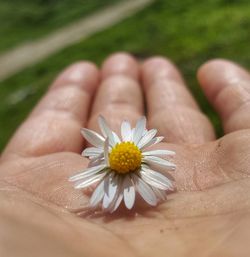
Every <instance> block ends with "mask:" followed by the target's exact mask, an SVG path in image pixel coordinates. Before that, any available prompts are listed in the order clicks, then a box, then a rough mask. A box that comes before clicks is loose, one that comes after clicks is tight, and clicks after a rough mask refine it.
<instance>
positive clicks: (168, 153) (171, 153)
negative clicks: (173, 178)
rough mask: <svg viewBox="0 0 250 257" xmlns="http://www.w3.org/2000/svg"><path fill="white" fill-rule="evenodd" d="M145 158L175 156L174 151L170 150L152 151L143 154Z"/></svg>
mask: <svg viewBox="0 0 250 257" xmlns="http://www.w3.org/2000/svg"><path fill="white" fill-rule="evenodd" d="M142 155H143V156H147V155H156V156H157V155H175V152H174V151H170V150H152V151H147V152H143V153H142Z"/></svg>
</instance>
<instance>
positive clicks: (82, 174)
mask: <svg viewBox="0 0 250 257" xmlns="http://www.w3.org/2000/svg"><path fill="white" fill-rule="evenodd" d="M105 167H106V165H103V164H102V165H98V166H94V167H91V168H88V169H86V170H84V171H83V172H80V173H77V174H76V175H73V176H71V177H70V178H69V181H77V180H79V179H83V178H86V177H89V176H92V175H95V174H96V173H98V172H100V171H101V170H103V169H105Z"/></svg>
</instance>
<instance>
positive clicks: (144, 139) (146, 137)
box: [138, 129, 157, 148]
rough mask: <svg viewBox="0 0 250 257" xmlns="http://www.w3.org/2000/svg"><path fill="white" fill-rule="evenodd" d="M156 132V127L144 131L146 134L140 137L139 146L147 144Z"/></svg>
mask: <svg viewBox="0 0 250 257" xmlns="http://www.w3.org/2000/svg"><path fill="white" fill-rule="evenodd" d="M156 133H157V130H156V129H151V130H148V131H147V132H146V134H145V135H144V136H143V137H142V138H141V140H140V142H139V143H138V147H139V148H143V147H144V148H145V147H147V146H148V143H149V142H151V140H152V139H153V138H154V137H155V135H156Z"/></svg>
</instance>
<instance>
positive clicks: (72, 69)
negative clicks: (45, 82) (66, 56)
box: [51, 61, 100, 93]
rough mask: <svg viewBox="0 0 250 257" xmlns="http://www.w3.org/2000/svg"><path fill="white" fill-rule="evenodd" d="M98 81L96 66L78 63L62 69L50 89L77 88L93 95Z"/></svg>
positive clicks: (88, 63)
mask: <svg viewBox="0 0 250 257" xmlns="http://www.w3.org/2000/svg"><path fill="white" fill-rule="evenodd" d="M99 80H100V74H99V70H98V68H97V66H96V65H95V64H94V63H92V62H89V61H79V62H76V63H73V64H71V65H70V66H69V67H67V68H66V69H64V70H63V71H62V72H61V73H60V74H59V76H58V77H57V78H56V79H55V81H54V82H53V84H52V87H51V88H52V89H54V88H58V87H63V86H67V85H70V86H73V85H75V86H78V87H80V88H84V90H87V91H88V92H90V93H93V91H94V90H95V87H96V86H97V85H98V82H99Z"/></svg>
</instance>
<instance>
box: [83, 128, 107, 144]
mask: <svg viewBox="0 0 250 257" xmlns="http://www.w3.org/2000/svg"><path fill="white" fill-rule="evenodd" d="M81 133H82V135H83V136H84V138H85V139H86V140H87V141H88V142H89V143H90V144H92V145H94V146H96V147H103V143H104V138H103V137H102V136H101V135H99V134H98V133H96V132H95V131H92V130H90V129H86V128H82V129H81Z"/></svg>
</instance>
